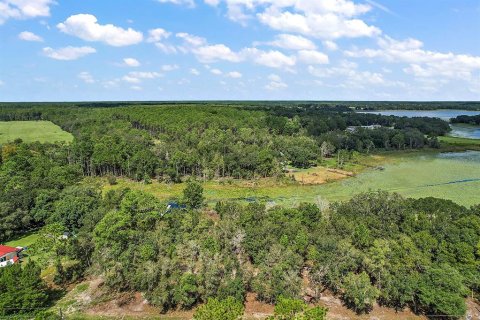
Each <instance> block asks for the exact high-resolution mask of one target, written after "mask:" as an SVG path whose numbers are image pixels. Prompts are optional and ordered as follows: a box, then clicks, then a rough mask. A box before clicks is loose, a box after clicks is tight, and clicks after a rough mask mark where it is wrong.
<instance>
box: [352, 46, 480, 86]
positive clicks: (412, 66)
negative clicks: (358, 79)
mask: <svg viewBox="0 0 480 320" xmlns="http://www.w3.org/2000/svg"><path fill="white" fill-rule="evenodd" d="M423 46H424V45H423V43H422V42H421V41H419V40H417V39H406V40H403V41H398V40H395V39H392V38H390V37H383V38H380V39H379V40H378V48H376V49H370V48H368V49H355V50H350V51H346V52H345V55H346V56H348V57H353V58H368V59H382V60H385V61H387V62H390V63H404V64H407V65H408V66H407V67H405V68H404V69H403V70H404V72H406V73H408V74H412V75H414V76H415V77H420V78H429V77H438V76H440V77H445V78H451V79H470V78H471V77H472V73H473V72H475V71H480V56H472V55H465V54H454V53H452V52H448V53H444V52H436V51H430V50H425V49H423Z"/></svg>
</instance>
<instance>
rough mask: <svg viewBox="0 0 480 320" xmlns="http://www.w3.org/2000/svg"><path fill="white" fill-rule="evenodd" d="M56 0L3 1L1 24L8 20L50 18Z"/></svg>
mask: <svg viewBox="0 0 480 320" xmlns="http://www.w3.org/2000/svg"><path fill="white" fill-rule="evenodd" d="M54 3H55V1H54V0H1V1H0V24H3V23H5V22H6V21H7V20H8V19H31V18H37V17H48V16H50V6H51V5H52V4H54Z"/></svg>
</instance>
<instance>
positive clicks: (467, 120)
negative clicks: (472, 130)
mask: <svg viewBox="0 0 480 320" xmlns="http://www.w3.org/2000/svg"><path fill="white" fill-rule="evenodd" d="M450 121H451V122H452V123H464V124H471V125H476V126H478V125H480V115H478V116H465V115H462V116H458V117H456V118H453V119H451V120H450Z"/></svg>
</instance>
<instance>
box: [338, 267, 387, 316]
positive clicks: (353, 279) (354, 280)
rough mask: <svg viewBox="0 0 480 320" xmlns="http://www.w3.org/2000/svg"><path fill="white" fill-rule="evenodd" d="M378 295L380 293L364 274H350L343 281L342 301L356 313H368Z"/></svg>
mask: <svg viewBox="0 0 480 320" xmlns="http://www.w3.org/2000/svg"><path fill="white" fill-rule="evenodd" d="M379 294H380V291H379V290H378V289H377V288H375V287H374V286H372V284H371V282H370V277H369V276H368V274H367V273H365V272H362V273H360V274H355V273H352V272H350V273H349V274H347V276H346V277H345V279H344V280H343V299H344V300H345V302H346V303H347V304H348V305H349V306H351V307H352V308H353V309H354V310H355V312H357V313H362V312H366V311H369V310H370V309H371V308H372V306H373V303H374V302H375V301H376V299H377V298H378V296H379Z"/></svg>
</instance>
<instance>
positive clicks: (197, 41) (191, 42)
mask: <svg viewBox="0 0 480 320" xmlns="http://www.w3.org/2000/svg"><path fill="white" fill-rule="evenodd" d="M175 36H176V37H177V38H180V39H183V41H184V42H185V44H186V45H188V46H192V47H199V46H203V45H206V44H207V40H206V39H205V38H202V37H198V36H194V35H192V34H189V33H186V32H179V33H177V34H176V35H175Z"/></svg>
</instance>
